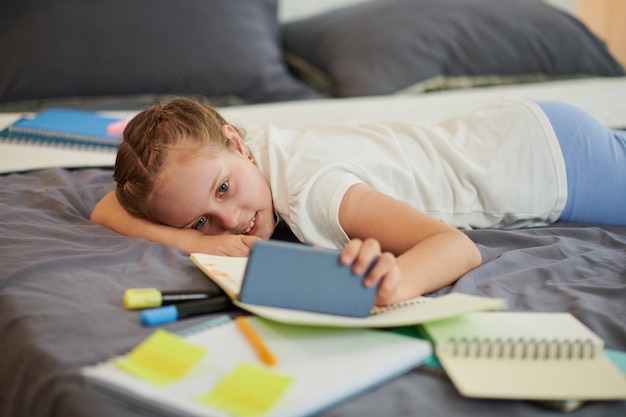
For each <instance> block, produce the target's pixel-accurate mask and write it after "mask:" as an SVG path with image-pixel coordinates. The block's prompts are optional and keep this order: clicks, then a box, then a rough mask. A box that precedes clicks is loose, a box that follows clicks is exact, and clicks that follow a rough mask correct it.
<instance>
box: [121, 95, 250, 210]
mask: <svg viewBox="0 0 626 417" xmlns="http://www.w3.org/2000/svg"><path fill="white" fill-rule="evenodd" d="M225 124H227V122H226V120H225V119H224V118H223V117H222V116H221V115H220V114H219V113H218V112H217V111H216V110H215V109H214V108H212V107H210V106H206V105H203V104H201V103H199V102H198V101H196V100H193V99H189V98H176V99H174V100H172V101H170V102H169V103H167V104H164V105H153V106H151V107H148V108H147V109H145V110H144V111H142V112H141V113H139V114H138V115H137V116H135V117H134V118H133V119H132V120H131V121H130V122H129V123H128V125H127V126H126V128H125V129H124V135H123V140H122V142H121V143H120V146H119V149H118V151H117V158H116V161H115V168H114V171H113V178H114V179H115V182H116V183H117V186H116V189H115V193H116V196H117V199H118V201H119V202H120V204H121V205H122V207H124V209H125V210H126V211H128V212H129V213H130V214H132V215H134V216H138V217H144V218H147V219H149V220H152V221H158V220H157V219H154V218H153V216H151V214H150V210H149V204H150V200H151V198H152V196H153V195H154V191H155V188H156V187H157V183H158V180H159V178H160V177H161V176H162V175H164V174H165V172H164V171H165V168H164V165H165V161H166V160H167V159H168V157H169V155H170V154H172V151H174V150H176V151H181V152H182V153H184V154H185V155H192V154H195V153H196V152H197V151H198V150H200V149H201V148H204V147H207V146H213V147H216V149H233V143H232V141H230V140H229V139H228V138H226V137H225V136H224V135H223V134H222V130H221V129H222V126H224V125H225ZM240 134H241V132H240ZM186 151H191V153H189V152H186Z"/></svg>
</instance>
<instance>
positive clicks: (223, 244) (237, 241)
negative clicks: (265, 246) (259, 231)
mask: <svg viewBox="0 0 626 417" xmlns="http://www.w3.org/2000/svg"><path fill="white" fill-rule="evenodd" d="M259 240H261V238H259V237H256V236H245V235H214V236H210V235H202V234H199V235H197V236H196V241H195V242H194V244H193V250H187V252H193V251H195V252H204V253H208V254H212V255H221V256H248V255H249V254H250V248H252V245H254V244H255V243H256V242H258V241H259Z"/></svg>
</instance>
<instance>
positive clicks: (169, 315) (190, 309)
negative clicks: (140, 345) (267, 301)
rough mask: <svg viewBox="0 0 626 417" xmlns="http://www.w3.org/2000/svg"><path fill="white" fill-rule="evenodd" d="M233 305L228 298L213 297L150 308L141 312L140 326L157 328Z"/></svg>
mask: <svg viewBox="0 0 626 417" xmlns="http://www.w3.org/2000/svg"><path fill="white" fill-rule="evenodd" d="M232 308H233V304H232V302H231V301H230V298H228V297H226V296H223V297H214V298H209V299H207V300H199V301H189V302H186V303H181V304H176V305H169V306H166V307H159V308H150V309H148V310H144V311H142V312H141V324H143V325H144V326H158V325H160V324H167V323H171V322H174V321H176V320H180V319H184V318H185V317H192V316H198V315H200V314H209V313H216V312H218V311H224V310H230V309H232Z"/></svg>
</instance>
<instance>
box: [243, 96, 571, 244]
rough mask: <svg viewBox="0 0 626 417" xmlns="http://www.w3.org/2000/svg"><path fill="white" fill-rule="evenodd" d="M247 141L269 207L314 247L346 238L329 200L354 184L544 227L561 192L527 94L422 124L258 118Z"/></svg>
mask: <svg viewBox="0 0 626 417" xmlns="http://www.w3.org/2000/svg"><path fill="white" fill-rule="evenodd" d="M416 111H419V109H416ZM247 143H248V146H249V147H250V150H251V151H252V154H253V155H254V157H255V159H256V161H257V164H258V166H259V168H260V169H261V171H262V172H263V173H264V174H265V176H266V178H267V180H268V181H269V184H270V187H271V189H272V194H273V198H274V209H275V210H276V211H277V212H278V214H279V215H280V217H281V218H282V219H283V220H284V221H285V222H286V223H287V224H288V225H289V227H290V228H291V230H292V231H293V232H294V234H295V235H296V237H297V238H298V239H299V240H300V241H302V242H305V243H309V244H315V245H320V246H322V247H330V248H333V247H334V248H341V247H343V246H344V245H345V244H346V243H347V242H348V241H349V238H348V236H347V235H346V234H345V232H344V231H343V229H342V228H341V226H340V224H339V220H338V219H339V205H340V203H341V200H342V198H343V195H344V193H345V192H346V190H347V189H348V188H349V187H351V186H352V185H354V184H357V183H363V184H366V185H368V186H370V187H372V188H374V189H376V190H378V191H380V192H383V193H385V194H388V195H390V196H391V197H394V198H396V199H398V200H400V201H403V202H405V203H408V204H409V205H411V206H413V207H415V208H416V209H418V210H421V211H423V212H425V213H427V214H429V215H431V216H432V217H434V218H437V219H439V220H441V221H443V222H445V223H447V224H449V225H452V226H455V227H458V228H466V229H471V228H490V227H494V228H518V227H529V226H541V225H547V224H550V223H552V222H554V221H556V219H557V218H558V216H559V214H560V213H561V211H562V210H563V208H564V206H565V201H566V198H567V182H566V174H565V163H564V161H563V156H562V154H561V150H560V147H559V144H558V140H557V138H556V135H555V133H554V131H553V129H552V127H551V125H550V122H549V121H548V119H547V117H546V116H545V115H544V113H543V112H542V111H541V109H540V108H539V106H538V105H537V104H535V103H534V102H531V101H505V102H498V103H496V104H494V105H492V106H489V107H485V108H482V109H480V110H477V111H475V112H472V113H469V114H465V115H460V116H457V117H453V118H449V119H447V120H444V121H442V122H440V123H436V124H432V125H424V124H418V123H412V122H410V121H390V122H384V123H378V122H377V123H368V124H359V125H355V124H335V123H332V124H315V125H309V126H304V127H302V128H298V129H282V128H278V127H273V126H266V127H263V128H259V129H258V130H255V131H252V132H250V135H249V137H248V139H247ZM372 204H375V202H372Z"/></svg>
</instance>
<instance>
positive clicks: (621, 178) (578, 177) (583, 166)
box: [537, 101, 626, 225]
mask: <svg viewBox="0 0 626 417" xmlns="http://www.w3.org/2000/svg"><path fill="white" fill-rule="evenodd" d="M537 104H539V106H540V107H541V109H542V110H543V111H544V113H545V114H546V115H547V116H548V119H549V120H550V123H551V124H552V127H553V128H554V131H555V133H556V136H557V138H558V140H559V144H560V145H561V150H562V152H563V158H564V159H565V170H566V173H567V193H568V194H567V202H566V203H565V209H564V210H563V213H561V216H560V217H559V221H568V222H577V223H596V224H615V225H626V131H617V130H611V129H608V128H606V127H604V126H603V125H601V124H600V123H599V122H598V121H597V120H596V119H594V118H593V117H592V116H591V115H589V114H587V113H585V112H584V111H582V110H580V109H579V108H576V107H574V106H570V105H568V104H563V103H556V102H543V101H539V102H537Z"/></svg>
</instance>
